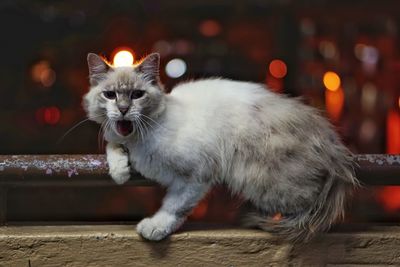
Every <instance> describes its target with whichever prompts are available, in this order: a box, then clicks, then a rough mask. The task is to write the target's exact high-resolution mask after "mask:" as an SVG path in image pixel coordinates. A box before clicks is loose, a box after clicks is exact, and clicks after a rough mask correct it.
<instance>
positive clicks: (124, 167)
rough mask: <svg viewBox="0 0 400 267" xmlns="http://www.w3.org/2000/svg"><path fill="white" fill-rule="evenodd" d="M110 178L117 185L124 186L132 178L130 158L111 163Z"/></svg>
mask: <svg viewBox="0 0 400 267" xmlns="http://www.w3.org/2000/svg"><path fill="white" fill-rule="evenodd" d="M109 166H110V171H109V173H110V176H111V178H112V179H113V180H114V181H115V182H116V183H117V184H123V183H125V182H126V181H128V180H129V178H130V177H131V168H130V166H129V162H128V157H126V158H120V159H119V160H114V161H111V162H109Z"/></svg>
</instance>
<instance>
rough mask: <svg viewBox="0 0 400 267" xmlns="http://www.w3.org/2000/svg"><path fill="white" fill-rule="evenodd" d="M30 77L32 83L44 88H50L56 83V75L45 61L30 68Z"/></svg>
mask: <svg viewBox="0 0 400 267" xmlns="http://www.w3.org/2000/svg"><path fill="white" fill-rule="evenodd" d="M31 76H32V80H33V81H35V82H39V83H41V84H42V85H43V86H44V87H51V86H52V85H53V84H54V82H55V81H56V73H55V71H54V70H53V69H52V68H50V63H49V62H48V61H46V60H42V61H39V62H38V63H36V64H35V65H33V66H32V69H31Z"/></svg>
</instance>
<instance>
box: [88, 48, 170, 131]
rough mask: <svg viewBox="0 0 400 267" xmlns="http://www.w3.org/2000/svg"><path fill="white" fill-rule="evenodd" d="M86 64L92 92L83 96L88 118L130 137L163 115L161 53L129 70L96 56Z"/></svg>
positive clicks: (109, 129) (151, 55)
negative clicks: (160, 77) (160, 78)
mask: <svg viewBox="0 0 400 267" xmlns="http://www.w3.org/2000/svg"><path fill="white" fill-rule="evenodd" d="M87 61H88V66H89V79H90V90H89V92H88V93H87V94H86V95H85V96H84V97H83V107H84V109H85V110H86V113H87V116H88V118H89V119H91V120H93V121H96V122H98V123H100V124H103V127H105V130H106V131H111V132H113V133H114V134H116V135H118V136H120V137H126V136H129V135H130V134H131V133H133V132H135V131H136V129H138V128H140V127H144V126H143V124H145V125H146V123H147V124H148V123H149V120H151V119H152V118H154V117H156V116H157V115H158V114H159V113H160V112H162V110H163V106H164V104H163V103H164V102H163V101H164V93H163V90H162V85H161V84H160V83H159V75H158V73H159V63H160V56H159V54H157V53H153V54H150V55H149V56H147V57H146V58H144V59H143V60H142V61H141V62H140V63H138V64H136V65H134V66H129V67H113V66H111V65H109V64H108V63H107V62H106V61H105V60H103V59H102V58H101V57H99V56H98V55H96V54H93V53H89V54H88V57H87Z"/></svg>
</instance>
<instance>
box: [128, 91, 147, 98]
mask: <svg viewBox="0 0 400 267" xmlns="http://www.w3.org/2000/svg"><path fill="white" fill-rule="evenodd" d="M142 96H144V91H143V90H134V91H132V92H131V99H138V98H141V97H142Z"/></svg>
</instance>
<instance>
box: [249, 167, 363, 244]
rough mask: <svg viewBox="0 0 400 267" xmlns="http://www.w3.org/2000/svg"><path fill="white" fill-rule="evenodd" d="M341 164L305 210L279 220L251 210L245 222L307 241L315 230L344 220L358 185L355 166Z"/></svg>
mask: <svg viewBox="0 0 400 267" xmlns="http://www.w3.org/2000/svg"><path fill="white" fill-rule="evenodd" d="M340 167H341V169H339V170H338V169H336V171H335V173H331V174H329V175H328V177H327V179H326V181H325V184H324V186H323V188H322V191H321V193H320V194H319V195H318V197H317V199H316V200H315V202H314V204H313V205H312V206H311V207H310V208H309V209H307V210H305V211H304V212H302V213H299V214H297V215H294V216H290V217H282V218H280V219H279V220H277V219H273V218H271V217H263V216H262V215H260V214H255V213H252V214H249V216H248V217H247V218H246V219H245V221H244V224H245V225H246V226H250V227H257V228H261V229H263V230H265V231H268V232H272V233H276V234H278V235H280V236H282V237H283V238H284V239H286V240H288V241H291V242H307V241H309V240H310V239H311V238H312V237H313V236H314V235H315V234H316V233H318V232H323V231H326V230H328V229H329V228H330V227H331V225H332V224H333V223H335V222H337V221H340V220H342V219H343V217H344V210H345V206H346V200H348V197H349V196H350V195H351V193H352V191H353V189H354V187H356V186H358V185H359V182H358V180H357V179H356V178H355V176H354V171H353V168H352V166H344V165H342V166H340Z"/></svg>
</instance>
